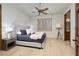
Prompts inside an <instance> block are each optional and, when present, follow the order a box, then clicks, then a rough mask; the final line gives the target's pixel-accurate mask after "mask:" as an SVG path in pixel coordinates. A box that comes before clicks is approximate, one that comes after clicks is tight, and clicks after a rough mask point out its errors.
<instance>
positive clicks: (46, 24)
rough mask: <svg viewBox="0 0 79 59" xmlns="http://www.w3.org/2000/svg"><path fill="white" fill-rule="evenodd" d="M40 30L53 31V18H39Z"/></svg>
mask: <svg viewBox="0 0 79 59" xmlns="http://www.w3.org/2000/svg"><path fill="white" fill-rule="evenodd" d="M38 31H52V18H39V19H38Z"/></svg>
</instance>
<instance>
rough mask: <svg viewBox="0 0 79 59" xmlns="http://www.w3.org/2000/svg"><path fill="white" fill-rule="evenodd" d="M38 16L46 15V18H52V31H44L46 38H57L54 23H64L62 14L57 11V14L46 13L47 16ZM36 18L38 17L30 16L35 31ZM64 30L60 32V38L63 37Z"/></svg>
mask: <svg viewBox="0 0 79 59" xmlns="http://www.w3.org/2000/svg"><path fill="white" fill-rule="evenodd" d="M40 17H45V18H46V17H47V18H52V32H46V34H47V37H48V38H57V29H56V24H58V23H59V24H62V26H63V24H64V20H63V14H61V13H58V14H53V15H47V16H40ZM37 18H38V17H31V19H30V20H31V24H32V25H34V26H35V27H34V28H35V29H36V31H37V23H38V22H37ZM63 33H64V30H63V29H62V30H61V34H62V38H63V37H64V35H63Z"/></svg>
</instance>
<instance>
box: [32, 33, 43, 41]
mask: <svg viewBox="0 0 79 59" xmlns="http://www.w3.org/2000/svg"><path fill="white" fill-rule="evenodd" d="M43 34H44V32H36V33H35V34H31V35H30V38H31V39H34V40H37V39H41V37H42V35H43Z"/></svg>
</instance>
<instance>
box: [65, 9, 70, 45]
mask: <svg viewBox="0 0 79 59" xmlns="http://www.w3.org/2000/svg"><path fill="white" fill-rule="evenodd" d="M70 16H71V10H69V11H68V12H66V13H65V15H64V41H67V43H69V44H70V32H71V29H70V26H71V17H70Z"/></svg>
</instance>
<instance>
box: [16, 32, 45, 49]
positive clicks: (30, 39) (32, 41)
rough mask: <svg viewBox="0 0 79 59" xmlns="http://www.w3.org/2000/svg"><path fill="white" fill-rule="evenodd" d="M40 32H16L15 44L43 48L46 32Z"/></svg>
mask: <svg viewBox="0 0 79 59" xmlns="http://www.w3.org/2000/svg"><path fill="white" fill-rule="evenodd" d="M40 33H41V32H38V33H33V34H30V35H27V34H25V35H21V34H17V40H16V44H17V45H21V46H29V47H35V48H42V49H43V48H44V45H45V42H46V33H43V32H42V34H40Z"/></svg>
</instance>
